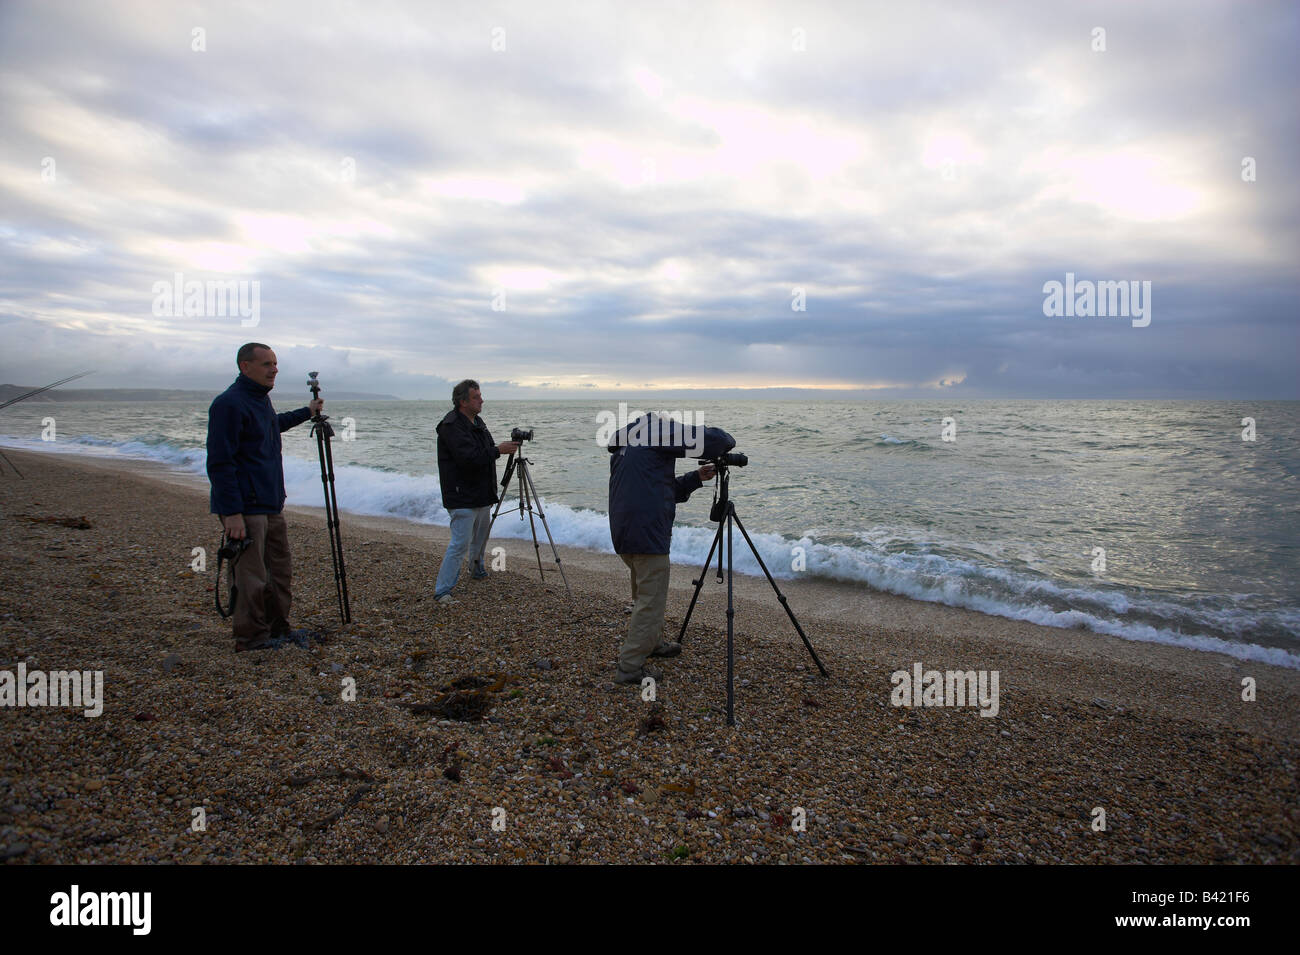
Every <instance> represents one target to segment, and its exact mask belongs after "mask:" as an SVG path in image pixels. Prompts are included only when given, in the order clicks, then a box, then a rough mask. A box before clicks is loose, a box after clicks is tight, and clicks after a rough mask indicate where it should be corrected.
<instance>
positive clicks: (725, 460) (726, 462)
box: [698, 451, 749, 471]
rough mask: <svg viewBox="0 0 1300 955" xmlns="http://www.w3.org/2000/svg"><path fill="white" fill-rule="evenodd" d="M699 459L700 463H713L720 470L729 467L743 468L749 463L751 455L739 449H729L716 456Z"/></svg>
mask: <svg viewBox="0 0 1300 955" xmlns="http://www.w3.org/2000/svg"><path fill="white" fill-rule="evenodd" d="M698 460H699V463H700V464H712V465H713V466H714V467H715V468H716V469H717V470H719V471H723V470H726V469H727V468H729V467H732V468H743V467H747V466H748V465H749V455H747V454H741V453H740V452H739V451H728V452H726V453H725V454H720V455H718V456H717V457H716V458H699V459H698Z"/></svg>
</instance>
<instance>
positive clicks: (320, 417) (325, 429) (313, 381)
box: [307, 371, 346, 438]
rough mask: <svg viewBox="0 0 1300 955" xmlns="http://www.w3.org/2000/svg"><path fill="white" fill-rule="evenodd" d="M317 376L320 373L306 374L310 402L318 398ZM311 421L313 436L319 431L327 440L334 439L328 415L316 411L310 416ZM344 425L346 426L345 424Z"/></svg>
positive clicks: (318, 384) (318, 380)
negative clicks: (309, 390)
mask: <svg viewBox="0 0 1300 955" xmlns="http://www.w3.org/2000/svg"><path fill="white" fill-rule="evenodd" d="M319 374H320V372H318V371H309V372H307V387H308V388H310V389H311V400H312V401H315V400H316V399H317V398H319V397H320V379H319V378H317V377H316V376H317V375H319ZM311 421H312V425H311V430H312V433H313V434H315V433H316V432H317V431H319V432H320V433H321V434H323V435H325V437H327V438H332V437H334V429H333V428H331V427H330V425H329V415H327V414H321V413H320V412H319V411H318V412H316V413H315V414H314V415H312V419H311ZM344 423H345V424H346V422H344Z"/></svg>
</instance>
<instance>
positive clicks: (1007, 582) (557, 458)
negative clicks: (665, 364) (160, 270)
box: [0, 392, 1300, 668]
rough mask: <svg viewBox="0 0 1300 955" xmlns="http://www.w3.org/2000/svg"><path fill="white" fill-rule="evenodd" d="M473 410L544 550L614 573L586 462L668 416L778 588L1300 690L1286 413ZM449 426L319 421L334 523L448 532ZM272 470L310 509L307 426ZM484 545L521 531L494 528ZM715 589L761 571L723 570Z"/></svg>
mask: <svg viewBox="0 0 1300 955" xmlns="http://www.w3.org/2000/svg"><path fill="white" fill-rule="evenodd" d="M327 398H328V395H327ZM487 398H488V400H487V401H486V402H485V405H484V409H483V418H484V420H485V422H486V423H487V425H488V427H489V429H490V430H491V431H492V434H493V437H494V439H495V440H496V441H504V440H507V439H508V438H509V436H510V431H511V429H512V428H514V427H518V428H523V429H532V430H533V432H534V440H532V441H530V442H528V443H527V444H526V445H525V449H526V455H527V457H528V459H529V460H530V462H531V465H532V466H531V473H532V476H533V482H534V484H535V486H536V488H537V491H538V493H539V495H540V497H541V506H542V508H543V510H544V512H545V514H546V517H547V520H548V522H549V525H550V529H551V532H552V533H553V534H554V537H555V539H556V542H557V543H559V544H565V545H569V546H573V547H583V548H588V549H591V550H595V551H603V552H607V553H612V552H613V548H612V546H611V543H610V537H609V524H608V518H607V507H608V503H607V502H608V476H609V454H608V452H607V451H606V450H605V449H604V447H603V446H602V444H601V442H600V441H599V440H598V439H599V438H602V437H603V436H604V433H608V430H609V428H608V427H605V426H606V425H607V424H608V423H609V422H610V421H611V419H614V420H618V419H619V418H620V415H621V417H622V418H623V419H626V418H628V417H631V418H635V417H636V415H637V413H638V412H640V411H659V412H668V413H675V414H678V415H681V416H683V417H685V416H686V415H690V416H691V418H690V419H689V420H692V421H695V422H703V423H704V424H706V425H710V426H716V427H720V428H723V429H725V430H726V431H728V432H730V433H731V434H732V435H733V436H734V437H735V438H736V450H737V451H740V452H743V453H745V454H746V455H747V456H748V458H749V464H748V466H746V467H744V468H732V469H731V497H732V500H733V501H735V504H736V511H737V513H738V514H739V516H740V518H741V520H742V521H743V522H744V524H745V527H746V529H747V530H748V531H749V533H750V535H751V536H752V537H753V539H754V541H755V543H756V544H757V546H758V548H759V551H760V553H761V554H762V556H763V559H764V561H765V562H766V564H767V566H768V568H769V569H770V570H771V571H772V573H773V575H774V576H776V577H777V578H779V579H793V578H798V577H809V578H822V579H826V580H833V581H840V582H844V583H846V584H848V585H851V586H857V587H864V588H873V589H875V590H879V591H885V592H888V593H891V594H899V595H902V596H906V597H910V598H913V599H916V600H922V601H930V602H934V603H941V604H946V605H949V606H953V607H963V608H967V609H970V610H975V611H979V612H981V613H985V614H992V615H995V616H1001V617H1008V618H1011V619H1015V620H1026V621H1032V622H1034V623H1038V624H1043V625H1046V626H1049V627H1056V628H1060V629H1061V639H1062V640H1068V639H1070V632H1071V631H1074V630H1090V631H1094V632H1097V633H1104V634H1111V635H1114V636H1117V637H1122V638H1125V639H1129V640H1138V641H1147V642H1154V643H1164V644H1171V645H1175V646H1181V647H1187V648H1191V649H1195V650H1205V651H1215V652H1220V653H1225V654H1228V655H1230V656H1233V657H1236V658H1238V659H1241V660H1253V661H1261V662H1266V663H1271V664H1275V665H1279V666H1286V667H1292V668H1300V597H1298V596H1297V581H1298V580H1300V507H1298V506H1297V505H1298V504H1300V493H1298V491H1300V487H1298V485H1297V480H1298V479H1297V474H1300V402H1295V401H1258V402H1252V401H1082V400H1081V401H1061V400H1038V401H1006V400H986V401H960V402H952V403H944V402H941V401H871V400H862V401H808V400H796V401H765V400H727V401H701V402H696V401H690V400H689V399H686V400H684V401H681V402H666V401H663V400H662V399H646V398H644V397H643V398H639V399H636V400H631V399H630V400H629V401H628V402H627V403H623V404H622V407H620V402H617V401H610V400H603V401H507V400H502V401H493V400H491V396H490V394H489V395H488V396H487ZM272 399H273V401H275V403H276V406H277V408H278V410H281V411H287V410H291V409H292V408H294V407H300V406H301V403H300V402H297V401H292V400H288V398H285V397H281V396H280V395H278V394H276V393H275V392H273V393H272ZM449 407H450V404H449V402H442V401H439V402H425V401H344V400H339V401H331V402H328V404H327V407H326V411H327V413H329V414H330V415H331V423H332V424H333V426H334V428H335V430H336V436H335V439H334V441H333V443H332V448H333V454H334V461H335V469H336V487H337V493H338V499H339V506H340V508H341V509H342V510H343V511H344V512H350V513H354V514H368V515H382V516H386V517H392V518H399V519H401V520H405V521H410V522H412V523H415V524H443V525H445V524H447V523H448V515H447V512H446V510H444V508H443V506H442V497H441V494H440V493H439V488H438V474H437V453H436V447H435V439H434V426H435V425H436V424H437V422H438V421H439V420H440V419H441V418H442V416H443V415H444V414H445V413H446V412H447V411H448V410H449ZM50 418H53V427H51V426H50V424H49V422H48V419H50ZM206 427H207V404H206V403H191V402H121V403H94V404H86V403H74V402H47V403H40V404H37V403H34V402H30V401H29V402H23V403H21V404H18V405H14V406H12V407H10V408H7V409H5V410H4V411H3V412H2V413H0V446H3V447H9V448H19V449H27V450H38V451H46V452H53V453H62V454H71V455H92V456H97V457H109V458H136V459H143V460H148V461H154V462H157V463H160V464H162V465H165V466H166V467H168V468H171V469H174V470H176V471H179V472H184V473H188V474H191V475H193V476H195V478H196V479H202V478H203V477H204V474H205V472H204V466H205V452H204V441H205V435H206ZM602 431H603V433H602ZM46 439H52V440H46ZM284 455H285V457H284V467H285V482H286V486H287V489H288V493H289V503H290V504H295V505H308V506H311V505H319V504H320V503H321V502H322V489H321V474H320V464H319V460H318V454H317V448H316V443H315V440H314V439H313V438H312V436H311V434H310V427H309V426H308V425H303V426H301V427H299V428H296V429H293V430H291V431H289V432H286V433H285V435H284ZM501 463H504V459H502V462H501ZM692 466H694V463H693V462H691V461H683V462H679V465H678V472H679V473H684V472H685V471H686V470H688V469H689V468H690V467H692ZM0 479H3V480H15V479H16V477H15V476H14V475H13V473H12V472H11V471H10V470H9V469H8V468H7V467H6V468H4V471H3V476H0ZM513 497H514V483H513V482H512V485H511V495H510V498H511V500H513ZM710 500H711V485H706V487H705V488H704V489H702V490H700V491H697V492H696V493H695V495H694V496H693V497H692V498H691V500H690V501H689V502H687V503H686V504H683V505H679V507H678V511H677V526H676V527H675V529H674V531H673V540H672V560H673V561H674V562H675V563H680V564H686V565H699V564H701V563H703V561H704V557H705V555H706V554H707V552H708V550H709V545H710V543H711V541H712V537H713V533H714V528H715V527H716V525H712V524H710V523H709V520H708V518H709V505H710ZM510 506H511V503H510V501H508V502H507V504H506V505H505V507H506V509H509V508H510ZM539 533H540V528H539ZM493 534H494V536H503V537H527V536H529V535H530V532H529V529H528V525H527V523H523V522H520V521H519V520H518V519H517V518H515V519H510V518H508V517H507V518H506V519H503V520H501V521H498V524H497V527H496V528H495V529H494V531H493ZM736 569H737V571H739V572H743V573H747V574H760V573H761V571H760V569H759V567H758V565H757V564H756V563H755V561H754V560H753V558H752V557H751V556H750V554H749V553H748V551H747V549H745V548H740V549H739V550H737V552H736Z"/></svg>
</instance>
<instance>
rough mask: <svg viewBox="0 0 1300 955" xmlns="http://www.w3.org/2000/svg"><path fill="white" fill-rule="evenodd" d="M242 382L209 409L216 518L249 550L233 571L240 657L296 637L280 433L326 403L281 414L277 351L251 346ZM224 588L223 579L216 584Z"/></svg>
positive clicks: (240, 360)
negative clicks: (276, 393) (275, 393)
mask: <svg viewBox="0 0 1300 955" xmlns="http://www.w3.org/2000/svg"><path fill="white" fill-rule="evenodd" d="M235 363H236V364H237V365H238V367H239V377H238V378H236V379H235V383H234V384H233V385H231V386H230V387H229V388H227V389H226V390H225V391H224V392H222V393H221V394H220V395H218V396H217V397H216V399H215V400H214V401H213V402H212V405H211V407H209V408H208V480H209V481H211V482H212V497H211V508H212V513H213V514H216V515H217V516H218V517H219V518H220V519H221V525H222V528H223V529H224V530H225V532H226V536H227V537H229V538H230V539H231V540H245V539H247V540H248V542H249V546H248V548H247V549H246V550H245V551H244V552H243V554H241V555H240V557H239V558H238V559H237V561H236V562H235V563H234V564H233V565H232V572H233V573H234V575H235V589H236V590H237V591H238V594H239V596H238V598H237V599H236V601H235V606H234V610H233V616H232V619H233V622H234V631H235V652H237V653H238V652H239V651H241V650H259V649H263V648H266V647H270V646H274V645H275V643H274V640H275V638H277V637H280V636H283V635H285V634H288V633H289V607H290V605H291V604H292V594H291V591H290V583H291V581H292V577H293V565H292V561H291V559H290V555H289V534H288V529H287V527H286V525H285V522H284V515H283V514H281V513H280V512H281V511H282V510H284V499H285V497H286V494H285V490H284V461H283V459H282V457H281V451H280V432H282V431H288V430H289V429H290V428H294V427H297V426H298V425H300V424H302V423H303V422H304V421H306V420H307V419H308V418H310V417H311V416H312V415H314V414H317V413H318V412H319V411H320V409H321V408H322V407H323V406H324V404H325V402H324V401H323V400H322V399H320V398H316V399H314V400H313V401H312V402H311V403H310V404H309V405H308V406H307V407H305V408H299V409H298V410H296V411H288V412H285V413H284V414H279V415H278V414H276V413H275V409H274V408H273V407H271V399H270V398H269V397H268V395H269V394H270V392H271V389H272V388H274V387H275V376H276V375H277V374H279V367H278V366H277V364H276V360H275V352H273V351H271V349H270V347H269V346H267V345H263V344H261V343H260V342H249V343H248V344H246V345H244V346H243V347H241V348H240V349H239V352H238V354H237V355H236V356H235ZM217 586H220V581H218V582H217Z"/></svg>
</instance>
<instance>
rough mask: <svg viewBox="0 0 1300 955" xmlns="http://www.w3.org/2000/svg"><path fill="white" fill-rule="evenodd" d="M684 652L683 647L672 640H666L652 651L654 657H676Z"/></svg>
mask: <svg viewBox="0 0 1300 955" xmlns="http://www.w3.org/2000/svg"><path fill="white" fill-rule="evenodd" d="M681 652H682V645H681V644H680V643H676V642H674V641H672V640H665V641H664V642H663V643H661V644H659V646H657V647H655V648H654V649H653V650H651V651H650V656H652V657H675V656H677V655H678V654H679V653H681Z"/></svg>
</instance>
